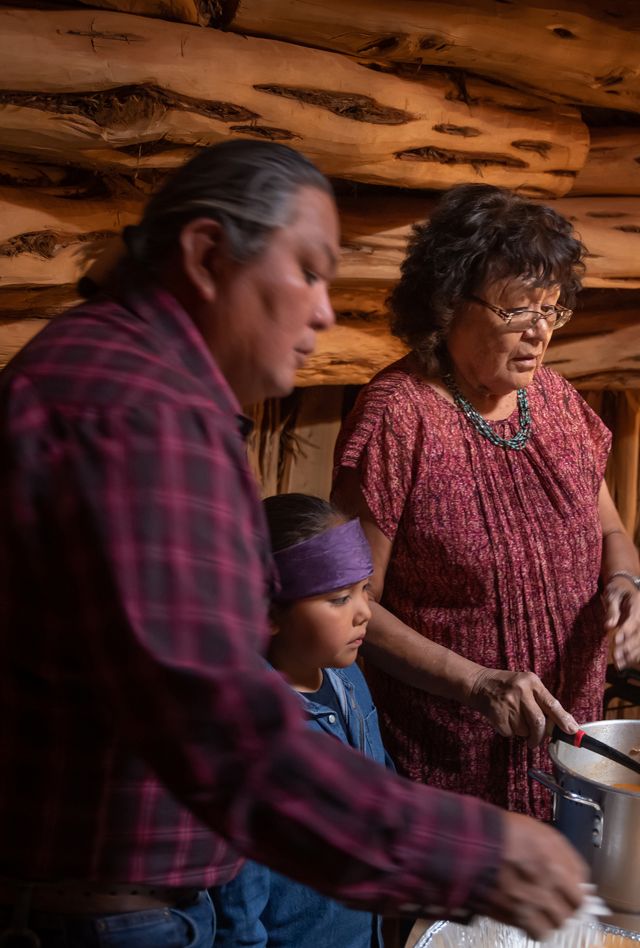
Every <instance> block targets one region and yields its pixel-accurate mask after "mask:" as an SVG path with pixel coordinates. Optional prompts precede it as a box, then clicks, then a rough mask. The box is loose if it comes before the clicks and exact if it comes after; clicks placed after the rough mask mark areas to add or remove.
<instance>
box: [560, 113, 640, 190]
mask: <svg viewBox="0 0 640 948" xmlns="http://www.w3.org/2000/svg"><path fill="white" fill-rule="evenodd" d="M580 194H640V129H638V128H594V129H592V131H591V147H590V149H589V156H588V158H587V162H586V164H585V166H584V168H582V169H581V170H580V171H579V172H578V176H577V178H576V179H575V183H574V185H573V187H572V189H571V196H572V197H573V195H580Z"/></svg>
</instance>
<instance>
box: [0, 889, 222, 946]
mask: <svg viewBox="0 0 640 948" xmlns="http://www.w3.org/2000/svg"><path fill="white" fill-rule="evenodd" d="M28 924H29V928H30V929H31V931H33V932H34V933H35V934H36V935H37V936H38V938H39V939H40V941H39V942H37V941H35V940H34V941H30V940H29V938H28V936H26V935H18V936H16V938H15V939H13V938H12V936H10V935H7V934H4V932H5V929H6V928H7V927H8V926H9V925H10V914H9V912H8V911H7V910H6V909H0V933H2V934H0V946H1V948H14V946H15V948H31V946H32V945H33V948H36V945H41V946H42V948H212V946H213V943H214V939H215V933H216V920H215V913H214V911H213V905H212V904H211V899H210V897H209V893H208V892H201V893H200V895H199V896H198V900H197V902H195V903H194V904H192V905H189V906H186V907H183V908H179V909H177V908H166V909H152V910H148V911H145V912H127V913H125V914H123V915H100V916H95V915H92V916H86V915H84V916H81V915H56V914H54V913H51V912H47V913H44V912H33V913H31V917H30V919H29V923H28ZM3 939H4V940H3Z"/></svg>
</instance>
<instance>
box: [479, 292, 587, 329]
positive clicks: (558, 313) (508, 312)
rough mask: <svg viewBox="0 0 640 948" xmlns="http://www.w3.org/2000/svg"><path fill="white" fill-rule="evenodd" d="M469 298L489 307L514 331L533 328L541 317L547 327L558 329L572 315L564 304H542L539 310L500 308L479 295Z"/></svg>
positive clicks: (570, 310)
mask: <svg viewBox="0 0 640 948" xmlns="http://www.w3.org/2000/svg"><path fill="white" fill-rule="evenodd" d="M469 299H472V300H473V301H474V302H476V303H480V304H481V305H482V306H486V307H487V309H490V310H491V311H492V312H494V313H495V314H496V316H499V317H500V319H502V320H504V322H505V323H506V325H507V326H509V328H510V329H512V330H513V331H514V332H526V331H527V329H533V328H534V327H535V325H536V324H537V323H538V322H539V321H540V320H541V319H544V320H545V321H546V323H547V326H548V327H549V329H551V330H554V329H560V327H561V326H566V324H567V323H568V322H569V320H570V319H571V317H572V316H573V310H572V309H567V308H566V306H553V305H552V306H543V307H542V309H541V310H540V311H538V310H537V309H527V308H526V307H525V306H521V307H518V308H517V309H502V308H501V307H500V306H495V305H494V304H493V303H487V301H486V300H483V299H481V298H480V297H479V296H470V297H469Z"/></svg>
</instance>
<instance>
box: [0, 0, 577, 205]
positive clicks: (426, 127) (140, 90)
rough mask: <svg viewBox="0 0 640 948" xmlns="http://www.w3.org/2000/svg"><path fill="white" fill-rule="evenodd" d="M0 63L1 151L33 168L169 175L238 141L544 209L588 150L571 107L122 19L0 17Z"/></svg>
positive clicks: (346, 171)
mask: <svg viewBox="0 0 640 948" xmlns="http://www.w3.org/2000/svg"><path fill="white" fill-rule="evenodd" d="M25 48H29V49H30V56H29V57H28V58H25V56H24V54H23V51H24V49H25ZM0 57H1V58H2V63H3V67H2V73H1V75H0V138H1V139H2V142H3V148H5V149H8V150H11V151H16V152H21V153H27V154H30V155H37V156H39V158H40V160H42V159H46V160H48V161H51V160H58V161H63V162H65V161H69V162H72V163H75V164H82V165H84V166H87V167H93V168H101V169H111V170H114V169H118V170H129V171H131V172H134V171H136V170H137V169H143V168H168V167H173V166H175V165H176V164H180V163H182V162H183V161H184V160H185V158H186V157H187V156H188V155H189V154H192V153H193V152H194V151H196V150H197V149H198V148H199V147H201V146H203V145H206V144H209V143H211V142H215V141H219V140H221V139H224V138H227V137H236V136H241V137H249V138H268V139H270V140H275V141H281V142H285V143H290V144H292V145H293V146H294V147H296V148H299V149H300V150H301V151H303V152H305V154H307V155H309V156H310V157H311V158H312V159H313V160H315V161H316V162H317V164H318V165H319V166H320V167H321V168H322V170H323V171H325V172H326V173H327V174H331V175H334V176H337V177H346V178H349V179H353V180H358V181H370V182H378V183H387V184H393V185H395V186H398V187H412V188H445V187H448V186H449V185H451V184H454V183H458V182H461V181H469V180H471V181H473V180H475V181H484V182H489V183H494V184H502V185H506V186H508V187H511V188H514V189H517V190H520V191H523V192H526V193H527V194H532V195H544V196H554V195H559V194H564V193H566V192H567V191H568V190H569V188H570V187H571V184H572V183H573V178H574V176H575V173H576V172H577V171H578V170H579V169H580V168H581V167H582V165H583V164H584V161H585V159H586V155H587V151H588V131H587V129H586V126H585V125H584V124H583V123H582V121H581V119H580V116H579V114H578V112H577V111H576V110H575V109H572V108H570V107H568V106H562V105H552V104H550V103H548V102H544V101H542V100H540V99H538V98H535V97H533V96H525V95H518V96H517V103H515V102H514V93H513V91H512V90H503V89H500V88H499V87H497V86H493V85H491V84H489V83H485V82H482V81H481V80H473V81H470V82H469V83H467V86H466V88H461V87H460V85H458V84H456V82H455V81H454V80H453V79H452V78H450V77H448V76H446V75H442V74H439V73H433V74H430V75H429V76H428V78H422V77H421V78H420V80H419V81H412V80H409V79H401V78H398V77H397V76H394V75H386V74H384V73H382V72H379V71H375V70H372V69H370V68H367V67H366V66H364V65H361V64H359V63H357V62H355V61H353V60H351V59H349V58H347V57H345V56H340V55H337V54H335V53H327V52H322V51H319V50H310V49H304V48H301V47H298V46H295V45H291V44H283V43H278V42H276V41H273V40H263V39H247V38H244V37H238V36H235V35H233V34H229V33H221V32H218V31H215V30H202V29H199V28H197V27H193V26H186V25H182V24H178V25H176V24H170V25H169V24H167V23H164V22H162V21H160V20H153V19H148V18H144V17H134V16H127V15H124V14H120V13H104V12H97V13H96V12H95V11H91V12H90V13H89V12H85V11H57V12H55V13H49V12H42V11H33V10H29V11H25V10H18V9H13V10H2V11H0ZM36 61H37V63H38V68H37V70H35V69H34V68H33V62H36Z"/></svg>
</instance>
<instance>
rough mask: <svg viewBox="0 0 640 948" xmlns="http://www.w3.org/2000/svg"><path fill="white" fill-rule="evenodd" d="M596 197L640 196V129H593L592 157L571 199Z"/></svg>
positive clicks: (588, 159)
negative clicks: (610, 195) (575, 197)
mask: <svg viewBox="0 0 640 948" xmlns="http://www.w3.org/2000/svg"><path fill="white" fill-rule="evenodd" d="M639 45H640V40H639ZM594 194H612V195H620V194H627V195H634V194H638V195H640V128H594V129H592V131H591V147H590V148H589V156H588V158H587V161H586V164H585V166H584V167H583V168H582V169H581V170H580V171H579V172H578V175H577V177H576V179H575V182H574V184H573V187H572V188H571V197H573V196H574V195H575V196H578V195H594Z"/></svg>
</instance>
